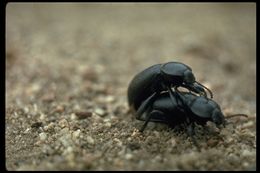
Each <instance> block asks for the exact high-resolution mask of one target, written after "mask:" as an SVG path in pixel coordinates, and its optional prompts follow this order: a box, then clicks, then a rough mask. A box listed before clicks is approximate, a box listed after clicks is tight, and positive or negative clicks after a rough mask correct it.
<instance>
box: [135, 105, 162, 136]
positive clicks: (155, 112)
mask: <svg viewBox="0 0 260 173" xmlns="http://www.w3.org/2000/svg"><path fill="white" fill-rule="evenodd" d="M158 114H159V116H160V115H163V112H161V111H158V110H154V111H152V112H150V113H149V115H148V116H147V119H146V120H145V122H144V124H143V126H142V128H141V129H140V130H139V131H140V132H143V131H144V129H145V127H146V126H147V124H148V122H149V121H150V119H151V118H152V116H153V115H158Z"/></svg>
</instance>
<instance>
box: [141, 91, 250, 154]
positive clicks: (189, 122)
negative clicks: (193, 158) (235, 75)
mask: <svg viewBox="0 0 260 173" xmlns="http://www.w3.org/2000/svg"><path fill="white" fill-rule="evenodd" d="M177 94H178V95H179V98H180V99H181V100H182V101H181V102H178V101H177V99H176V98H172V97H171V92H167V91H165V92H162V93H161V94H160V95H159V96H158V97H157V99H156V100H155V101H154V102H153V103H152V105H151V107H149V109H147V110H146V111H145V112H144V113H143V114H142V115H141V116H136V119H138V120H142V121H145V123H144V124H143V126H142V128H141V129H140V130H139V131H140V132H143V131H144V129H145V127H146V126H147V123H148V122H160V123H165V124H168V125H169V126H171V127H176V126H177V125H185V126H186V127H187V133H188V135H189V136H190V137H191V138H192V140H193V142H194V144H195V145H196V147H197V148H198V150H199V151H200V149H199V147H198V144H197V142H196V140H195V138H194V125H195V123H196V124H199V125H203V126H204V125H205V124H206V123H207V122H208V121H212V122H213V123H215V124H216V126H217V127H221V125H223V127H225V124H226V123H227V121H226V119H227V118H231V117H235V116H245V117H247V115H245V114H234V115H231V116H229V117H225V116H224V115H223V113H222V111H221V108H220V106H219V105H218V104H217V103H216V102H215V101H214V100H212V99H208V98H206V97H204V96H197V95H195V94H193V93H191V92H178V93H177Z"/></svg>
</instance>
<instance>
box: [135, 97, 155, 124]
mask: <svg viewBox="0 0 260 173" xmlns="http://www.w3.org/2000/svg"><path fill="white" fill-rule="evenodd" d="M157 95H158V93H157V92H155V93H153V94H152V95H151V96H150V97H148V98H147V99H146V100H145V101H144V102H143V103H142V104H141V106H140V107H139V108H138V110H137V111H136V119H138V120H143V119H142V118H141V116H142V114H143V113H144V112H145V111H146V110H147V108H148V107H149V106H150V103H151V102H153V101H154V100H155V99H156V97H157Z"/></svg>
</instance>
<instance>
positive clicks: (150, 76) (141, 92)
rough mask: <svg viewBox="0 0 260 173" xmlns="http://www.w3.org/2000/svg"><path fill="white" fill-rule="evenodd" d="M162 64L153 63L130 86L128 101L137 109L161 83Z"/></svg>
mask: <svg viewBox="0 0 260 173" xmlns="http://www.w3.org/2000/svg"><path fill="white" fill-rule="evenodd" d="M160 66H161V64H156V65H153V66H151V67H149V68H147V69H145V70H143V71H141V72H140V73H138V74H137V75H136V76H135V77H134V78H133V79H132V81H131V82H130V84H129V87H128V91H127V94H128V103H129V105H130V106H133V107H134V109H137V108H138V107H139V106H140V105H141V103H142V102H143V101H144V100H145V99H147V98H148V97H149V96H151V95H152V94H153V93H154V92H155V90H156V89H159V87H160V86H159V85H160V82H159V81H160Z"/></svg>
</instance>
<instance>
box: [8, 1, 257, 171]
mask: <svg viewBox="0 0 260 173" xmlns="http://www.w3.org/2000/svg"><path fill="white" fill-rule="evenodd" d="M169 61H179V62H183V63H185V64H187V65H189V66H190V67H191V68H192V71H193V73H194V75H195V77H196V79H197V80H198V81H199V82H200V83H202V84H204V85H205V86H207V87H208V88H210V90H211V91H212V92H213V95H214V97H213V99H214V101H216V102H217V103H218V104H219V105H220V107H221V109H222V112H223V113H224V114H225V116H228V115H231V114H246V115H248V117H247V118H246V117H234V118H230V119H228V122H229V124H228V125H227V126H226V127H225V128H222V129H218V128H216V127H215V126H214V124H213V123H210V122H209V123H208V124H207V126H206V127H207V128H205V127H202V126H199V125H196V136H195V138H196V140H197V142H198V144H199V146H200V148H201V151H198V150H197V148H196V146H195V145H194V144H193V142H192V140H191V138H190V137H189V136H188V135H187V133H186V132H185V131H182V130H176V129H171V128H169V127H168V126H167V125H165V124H160V123H152V122H151V123H148V126H147V128H146V129H145V131H144V132H143V133H140V132H139V131H138V129H140V128H141V127H142V124H143V122H142V121H139V120H136V119H135V117H134V115H133V114H132V113H131V112H130V111H129V106H128V103H127V94H126V93H127V87H128V84H129V82H130V81H131V79H132V78H133V77H134V76H135V75H136V74H137V73H138V72H140V71H142V70H144V69H145V68H147V67H149V66H151V65H154V64H158V63H165V62H169ZM5 144H6V146H5V155H6V169H8V170H256V4H254V3H223V4H221V3H217V4H216V3H208V4H207V3H205V4H202V3H190V4H189V3H165V4H160V3H156V4H153V3H145V4H141V3H139V4H132V3H122V4H120V3H112V4H111V3H110V4H106V3H84V4H83V3H82V4H80V3H76V4H74V3H70V4H68V3H62V4H61V3H60V4H59V3H55V4H50V3H35V4H33V3H23V4H22V3H8V5H7V7H6V116H5Z"/></svg>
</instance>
